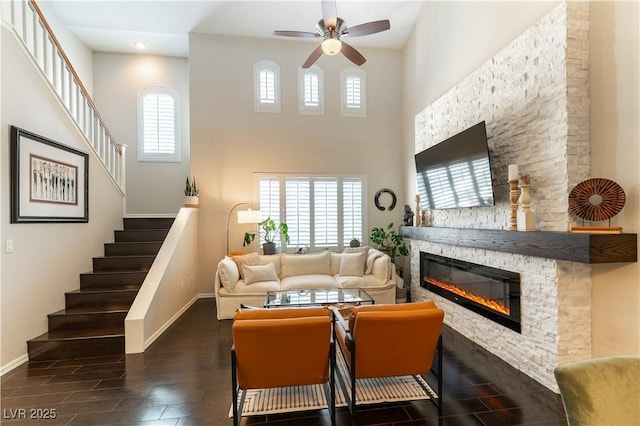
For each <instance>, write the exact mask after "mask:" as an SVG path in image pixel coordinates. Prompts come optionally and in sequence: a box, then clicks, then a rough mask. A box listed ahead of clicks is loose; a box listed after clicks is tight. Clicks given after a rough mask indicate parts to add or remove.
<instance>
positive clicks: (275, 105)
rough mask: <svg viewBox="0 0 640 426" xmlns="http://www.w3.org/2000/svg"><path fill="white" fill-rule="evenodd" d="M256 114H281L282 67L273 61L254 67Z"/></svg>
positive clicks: (260, 62) (257, 64)
mask: <svg viewBox="0 0 640 426" xmlns="http://www.w3.org/2000/svg"><path fill="white" fill-rule="evenodd" d="M253 74H254V77H253V79H254V92H255V95H254V96H255V102H254V110H255V111H256V112H275V113H278V112H280V67H279V66H278V64H276V63H275V62H273V61H258V62H256V63H255V64H254V65H253Z"/></svg>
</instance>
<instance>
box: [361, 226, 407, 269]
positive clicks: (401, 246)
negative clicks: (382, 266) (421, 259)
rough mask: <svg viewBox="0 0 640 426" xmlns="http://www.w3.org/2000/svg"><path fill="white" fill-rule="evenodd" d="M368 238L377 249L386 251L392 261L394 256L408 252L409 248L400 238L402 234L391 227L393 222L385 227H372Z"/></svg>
mask: <svg viewBox="0 0 640 426" xmlns="http://www.w3.org/2000/svg"><path fill="white" fill-rule="evenodd" d="M369 239H370V240H371V242H372V243H374V244H375V245H376V246H377V248H378V250H380V251H382V252H385V253H387V254H388V255H389V257H390V258H391V262H393V263H395V262H396V257H398V256H406V255H408V254H409V248H408V247H407V244H406V243H405V242H404V240H403V239H402V235H400V234H398V233H397V232H396V231H395V230H394V229H393V222H392V223H390V224H388V225H387V226H386V228H373V229H372V230H371V235H370V236H369Z"/></svg>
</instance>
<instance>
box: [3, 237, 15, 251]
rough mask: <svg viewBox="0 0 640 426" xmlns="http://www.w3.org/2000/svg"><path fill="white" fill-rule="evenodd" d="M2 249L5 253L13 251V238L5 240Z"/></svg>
mask: <svg viewBox="0 0 640 426" xmlns="http://www.w3.org/2000/svg"><path fill="white" fill-rule="evenodd" d="M4 251H5V252H7V253H13V240H6V241H5V243H4Z"/></svg>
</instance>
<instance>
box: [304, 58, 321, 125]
mask: <svg viewBox="0 0 640 426" xmlns="http://www.w3.org/2000/svg"><path fill="white" fill-rule="evenodd" d="M298 112H299V113H300V114H306V115H324V70H323V69H322V68H320V67H319V66H318V65H313V66H312V67H311V68H306V69H302V68H298Z"/></svg>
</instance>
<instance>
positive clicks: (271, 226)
mask: <svg viewBox="0 0 640 426" xmlns="http://www.w3.org/2000/svg"><path fill="white" fill-rule="evenodd" d="M258 226H259V227H260V230H259V231H254V232H245V233H244V242H243V243H242V246H243V247H244V246H247V245H249V244H251V243H252V242H253V240H254V239H255V238H256V236H258V235H260V238H262V240H263V241H264V242H263V243H262V251H263V253H264V254H275V252H276V243H275V239H276V238H277V237H278V236H281V238H284V241H285V242H287V243H288V242H289V227H288V226H287V224H286V223H280V224H279V225H276V222H275V221H274V220H273V219H271V218H270V217H268V218H266V219H265V220H263V221H262V222H260V223H259V224H258Z"/></svg>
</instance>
